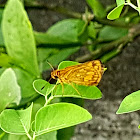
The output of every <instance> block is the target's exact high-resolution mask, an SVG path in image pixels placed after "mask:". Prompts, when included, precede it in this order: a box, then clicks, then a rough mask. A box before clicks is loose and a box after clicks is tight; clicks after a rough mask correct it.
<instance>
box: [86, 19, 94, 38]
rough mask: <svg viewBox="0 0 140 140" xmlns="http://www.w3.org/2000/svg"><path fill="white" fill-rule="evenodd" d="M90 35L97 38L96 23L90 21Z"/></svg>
mask: <svg viewBox="0 0 140 140" xmlns="http://www.w3.org/2000/svg"><path fill="white" fill-rule="evenodd" d="M88 35H89V37H91V38H93V39H95V38H96V30H95V28H94V23H93V22H90V24H89V26H88Z"/></svg>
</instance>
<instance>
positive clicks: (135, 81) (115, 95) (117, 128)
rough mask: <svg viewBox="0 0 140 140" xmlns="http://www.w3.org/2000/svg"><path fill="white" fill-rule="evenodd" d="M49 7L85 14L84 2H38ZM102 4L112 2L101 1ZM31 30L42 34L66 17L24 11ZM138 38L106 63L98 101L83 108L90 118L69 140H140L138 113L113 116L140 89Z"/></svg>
mask: <svg viewBox="0 0 140 140" xmlns="http://www.w3.org/2000/svg"><path fill="white" fill-rule="evenodd" d="M40 2H44V3H47V4H49V5H52V6H55V5H58V6H60V7H65V8H68V9H70V10H73V11H77V12H84V11H85V6H86V2H85V0H78V1H75V0H40ZM102 2H103V3H105V4H110V3H113V2H114V1H111V0H106V1H103V0H102ZM27 12H28V15H29V18H30V20H31V23H32V25H33V28H34V30H36V31H41V32H42V31H43V32H45V31H46V30H47V29H48V27H50V26H51V25H52V24H54V23H56V22H57V21H59V20H63V19H65V18H68V17H66V16H65V15H62V14H58V13H56V12H52V11H49V10H46V9H42V10H41V9H27ZM139 44H140V37H138V38H137V39H136V40H134V42H133V43H131V44H128V45H127V47H126V48H125V49H124V50H123V52H122V53H121V54H120V55H118V56H117V57H115V58H113V59H112V60H110V61H109V62H108V63H106V64H105V65H106V67H107V71H106V72H105V74H104V76H103V79H102V81H101V83H100V85H99V88H100V89H101V91H102V93H103V98H102V99H100V100H95V101H92V100H86V101H85V108H86V109H87V110H88V111H89V112H90V113H91V114H92V115H93V119H92V120H91V121H89V122H87V123H84V124H81V125H78V126H77V127H76V130H75V136H74V137H73V138H72V140H140V130H138V125H139V123H140V113H139V111H137V112H133V113H129V114H123V115H116V114H115V113H116V111H117V109H118V107H119V105H120V103H121V101H122V100H123V98H124V97H126V96H127V95H128V94H130V93H132V92H134V91H137V90H139V87H140V45H139Z"/></svg>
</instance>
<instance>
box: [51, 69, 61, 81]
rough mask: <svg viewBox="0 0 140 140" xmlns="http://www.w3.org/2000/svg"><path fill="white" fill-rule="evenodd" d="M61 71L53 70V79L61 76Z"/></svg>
mask: <svg viewBox="0 0 140 140" xmlns="http://www.w3.org/2000/svg"><path fill="white" fill-rule="evenodd" d="M59 74H60V71H59V70H54V71H52V72H51V77H52V78H53V79H57V78H58V77H59Z"/></svg>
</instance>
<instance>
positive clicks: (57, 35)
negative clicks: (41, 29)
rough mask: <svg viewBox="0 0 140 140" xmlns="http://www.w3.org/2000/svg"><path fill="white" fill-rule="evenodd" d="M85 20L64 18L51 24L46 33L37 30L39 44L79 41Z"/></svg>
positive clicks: (36, 35)
mask: <svg viewBox="0 0 140 140" xmlns="http://www.w3.org/2000/svg"><path fill="white" fill-rule="evenodd" d="M84 25H85V22H84V21H83V20H79V19H66V20H62V21H60V22H58V23H56V24H54V25H53V26H51V27H50V28H49V29H48V31H47V32H46V33H37V32H35V39H36V42H37V44H38V45H39V44H71V43H78V42H79V41H80V40H79V38H78V35H79V33H80V32H81V31H82V29H83V26H84Z"/></svg>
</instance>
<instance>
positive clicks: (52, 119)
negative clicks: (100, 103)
mask: <svg viewBox="0 0 140 140" xmlns="http://www.w3.org/2000/svg"><path fill="white" fill-rule="evenodd" d="M91 118H92V116H91V114H90V113H89V112H88V111H87V110H85V109H83V108H82V107H80V106H77V105H75V104H70V103H56V104H51V105H48V106H46V107H43V108H41V109H40V110H39V111H38V113H37V114H36V119H35V133H36V135H41V134H44V133H48V132H51V131H55V130H59V129H62V128H66V127H70V126H73V125H77V124H79V123H83V122H85V121H88V120H90V119H91Z"/></svg>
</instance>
